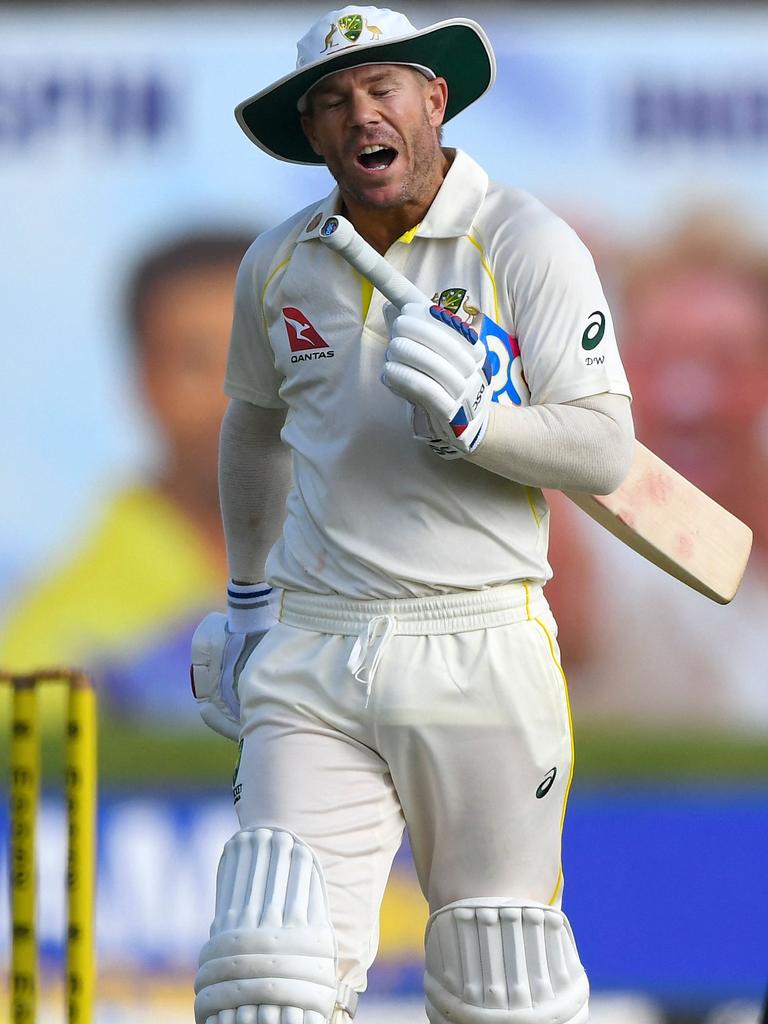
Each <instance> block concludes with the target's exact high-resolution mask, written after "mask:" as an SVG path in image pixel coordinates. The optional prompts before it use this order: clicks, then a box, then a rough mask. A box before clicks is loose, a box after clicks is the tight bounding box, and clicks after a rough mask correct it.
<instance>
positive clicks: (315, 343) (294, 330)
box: [283, 306, 334, 363]
mask: <svg viewBox="0 0 768 1024" xmlns="http://www.w3.org/2000/svg"><path fill="white" fill-rule="evenodd" d="M283 321H284V323H285V330H286V333H287V334H288V344H289V345H290V346H291V352H293V353H294V354H293V355H292V356H291V362H292V363H303V362H305V360H307V359H330V358H331V357H332V356H333V354H334V352H333V349H332V348H330V347H329V345H328V342H327V341H326V340H325V339H324V338H322V337H321V336H320V334H319V333H318V332H317V330H316V328H315V327H313V326H312V324H311V323H310V322H309V320H308V319H307V317H306V316H305V315H304V314H303V313H302V312H301V310H300V309H296V307H295V306H285V307H284V308H283Z"/></svg>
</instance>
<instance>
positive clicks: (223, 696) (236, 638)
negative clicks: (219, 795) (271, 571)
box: [190, 581, 280, 741]
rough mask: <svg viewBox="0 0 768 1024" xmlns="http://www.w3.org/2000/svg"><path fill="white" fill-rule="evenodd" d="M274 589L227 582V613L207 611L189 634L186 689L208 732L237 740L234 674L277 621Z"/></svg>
mask: <svg viewBox="0 0 768 1024" xmlns="http://www.w3.org/2000/svg"><path fill="white" fill-rule="evenodd" d="M279 601H280V598H279V591H277V590H274V589H273V588H272V587H270V586H267V584H266V583H251V584H239V583H233V582H232V581H230V582H229V585H228V586H227V608H228V614H227V615H223V614H222V613H221V612H211V613H210V615H206V617H205V618H204V619H203V621H202V622H201V623H200V625H199V626H198V627H197V629H196V630H195V633H194V636H193V637H192V667H191V671H190V678H191V681H192V693H193V694H194V697H195V700H196V701H197V703H198V707H199V710H200V716H201V718H202V719H203V721H204V722H205V724H206V725H208V726H210V728H211V729H213V730H214V732H218V733H220V734H221V735H222V736H226V737H227V739H230V740H235V741H237V740H238V739H239V738H240V694H239V692H238V685H239V682H240V673H241V672H242V671H243V668H244V666H245V663H246V662H247V661H248V659H249V658H250V656H251V654H253V652H254V650H255V649H256V647H257V646H258V645H259V643H261V641H262V640H263V639H264V637H265V635H266V634H267V632H268V631H269V630H270V629H271V628H272V626H274V625H275V623H276V622H277V609H278V606H279Z"/></svg>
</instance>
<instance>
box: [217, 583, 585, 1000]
mask: <svg viewBox="0 0 768 1024" xmlns="http://www.w3.org/2000/svg"><path fill="white" fill-rule="evenodd" d="M555 634H556V627H555V623H554V619H553V618H552V614H551V612H550V610H549V606H548V605H547V602H546V600H545V599H544V596H543V594H542V592H541V589H540V588H539V587H534V586H533V585H530V584H526V583H523V584H512V585H509V586H504V587H497V588H493V589H490V590H485V591H471V592H461V593H451V594H448V595H440V596H436V597H427V598H413V599H407V600H396V601H352V600H346V599H341V598H334V597H327V596H317V595H308V594H299V593H296V592H291V593H287V594H286V595H285V597H284V600H283V606H282V609H281V614H280V622H279V623H278V624H277V626H275V627H274V628H273V629H271V630H270V632H269V633H268V634H267V636H266V637H265V639H264V640H263V641H262V643H261V644H260V645H259V646H258V647H257V648H256V650H255V651H254V653H253V655H252V656H251V658H250V659H249V661H248V663H247V665H246V668H245V671H244V672H243V675H242V676H241V680H240V696H241V708H242V712H241V715H242V722H243V729H242V740H243V745H242V753H241V758H240V764H239V768H238V771H237V773H236V777H235V801H236V810H237V812H238V816H239V819H240V825H241V827H242V828H248V827H256V826H265V825H266V826H273V827H277V828H282V829H287V830H289V831H290V832H293V833H295V834H296V835H297V836H298V837H299V838H300V839H302V840H303V841H304V842H305V843H307V844H308V845H309V846H311V847H312V849H313V850H314V851H315V853H316V854H317V856H318V858H319V861H320V864H321V866H322V869H323V872H324V875H325V881H326V885H327V892H328V900H329V905H330V913H331V919H332V924H333V926H334V929H335V932H336V937H337V943H338V951H339V980H340V982H343V983H345V984H347V985H349V986H350V987H352V988H353V989H356V990H357V991H362V990H363V989H364V988H365V979H366V972H367V970H368V967H369V966H370V964H371V962H372V961H373V958H374V956H375V954H376V948H377V945H378V920H379V907H380V904H381V900H382V897H383V894H384V888H385V885H386V882H387V876H388V874H389V871H390V868H391V865H392V860H393V858H394V855H395V853H396V852H397V849H398V847H399V845H400V842H401V839H402V834H403V827H404V825H407V828H408V834H409V838H410V843H411V848H412V851H413V857H414V862H415V865H416V871H417V874H418V879H419V883H420V885H421V888H422V891H423V892H424V895H425V896H426V898H427V901H428V903H429V908H430V911H431V912H434V911H436V910H438V909H439V908H440V907H443V906H445V905H446V904H447V903H451V902H453V901H454V900H462V899H469V898H473V897H481V896H497V897H514V898H518V899H521V900H528V899H530V900H534V901H536V902H539V903H548V904H551V905H552V906H555V907H559V906H560V898H561V892H562V870H561V863H560V846H561V831H562V823H563V817H564V815H565V804H566V800H567V796H568V787H569V784H570V779H571V771H572V764H573V745H572V734H571V723H570V713H569V708H568V696H567V691H566V684H565V677H564V675H563V672H562V669H561V667H560V659H559V651H558V648H557V643H556V640H555Z"/></svg>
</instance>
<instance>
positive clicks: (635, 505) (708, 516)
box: [317, 217, 752, 604]
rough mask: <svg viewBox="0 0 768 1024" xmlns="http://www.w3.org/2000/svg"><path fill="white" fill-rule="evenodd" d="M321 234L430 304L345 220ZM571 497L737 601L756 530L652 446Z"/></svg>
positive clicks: (648, 554) (516, 355)
mask: <svg viewBox="0 0 768 1024" xmlns="http://www.w3.org/2000/svg"><path fill="white" fill-rule="evenodd" d="M317 234H318V237H320V238H321V239H322V241H323V242H324V243H325V244H326V245H327V246H328V247H329V248H331V249H334V250H335V251H336V252H338V253H339V255H341V256H343V257H344V259H345V260H347V262H348V263H350V264H351V266H353V267H355V269H356V270H358V271H359V272H360V273H361V274H363V276H365V277H367V278H368V280H369V281H370V282H371V284H373V286H374V287H375V288H377V289H378V290H379V291H380V292H381V293H382V295H384V296H385V297H386V298H387V299H389V301H390V302H392V303H394V305H396V306H398V307H400V306H402V305H404V304H405V303H406V302H427V301H429V300H428V299H427V298H426V297H425V296H424V295H423V294H422V293H421V292H420V291H419V289H418V288H416V286H415V285H414V284H412V282H410V281H409V280H408V279H407V278H406V277H404V276H403V275H402V274H401V273H399V271H397V270H395V268H394V267H393V266H392V265H391V264H390V263H388V262H387V260H386V259H385V258H384V257H383V256H382V255H380V253H378V252H376V250H375V249H373V248H372V247H371V246H370V245H368V243H367V242H366V241H365V240H364V239H363V238H361V237H360V235H358V234H357V232H356V231H355V229H354V227H353V226H352V224H350V223H349V221H347V220H345V219H344V218H343V217H330V218H328V219H327V220H326V221H325V223H324V224H323V225H322V226H321V227H320V228H319V231H318V233H317ZM480 335H481V337H482V338H483V341H484V343H485V345H486V348H487V349H488V351H489V353H490V354H493V353H494V351H495V352H496V353H497V354H498V355H499V357H500V360H501V374H499V370H498V368H497V370H496V372H494V381H493V387H494V400H495V401H499V402H501V403H502V404H514V405H521V404H522V405H527V404H528V397H529V396H528V389H527V387H526V385H525V380H524V378H523V376H522V369H521V360H520V350H519V347H518V346H517V342H516V341H515V339H514V338H513V337H512V336H511V335H509V334H507V333H506V332H505V331H504V329H503V328H500V327H499V325H498V324H496V323H495V322H494V321H493V320H491V319H490V318H489V317H487V316H485V315H483V319H482V323H481V330H480ZM505 350H506V357H505ZM505 358H506V364H505V363H504V359H505ZM505 367H506V369H505ZM505 379H506V380H508V382H509V385H508V388H507V385H506V384H505V383H504V381H505ZM499 380H500V381H501V384H500V385H499V384H498V383H497V381H499ZM565 493H566V495H567V496H568V497H569V498H570V499H571V501H573V502H574V503H575V504H576V505H578V506H579V508H581V509H582V510H583V511H584V512H586V513H587V515H589V516H591V517H592V518H593V519H594V520H595V521H596V522H598V523H599V524H600V525H601V526H603V527H605V529H606V530H608V531H609V533H612V534H613V535H614V537H617V538H618V539H619V540H620V541H622V542H623V543H624V544H626V545H627V546H628V547H630V548H631V549H632V550H633V551H636V552H637V553H638V554H639V555H642V556H643V558H646V559H647V560H648V561H649V562H652V563H653V564H654V565H656V566H658V568H659V569H663V570H664V572H667V573H669V575H670V576H674V577H675V579H678V580H681V581H682V582H683V583H685V584H687V585H688V586H689V587H692V588H693V589H694V590H697V591H698V592H699V593H700V594H704V595H705V596H706V597H708V598H710V599H711V600H713V601H717V602H718V603H719V604H727V603H728V602H729V601H730V600H731V599H732V598H733V596H734V594H735V593H736V591H737V589H738V587H739V584H740V582H741V579H742V577H743V575H744V570H745V568H746V565H747V559H748V558H749V553H750V550H751V547H752V531H751V530H750V528H749V527H748V526H746V525H745V524H744V523H742V522H741V521H740V520H739V519H737V518H736V516H734V515H732V513H730V512H728V511H727V510H726V509H724V508H723V507H722V506H721V505H718V504H717V502H716V501H714V500H713V499H712V498H710V497H709V496H708V495H707V494H704V492H703V491H700V490H699V489H698V488H697V487H696V486H694V484H692V483H691V482H690V480H686V478H685V477H684V476H682V475H681V474H680V473H678V472H676V471H675V470H674V469H672V468H671V466H668V465H667V464H666V463H665V462H663V461H662V460H661V459H660V458H659V457H658V456H657V455H654V454H653V452H651V451H649V450H648V449H647V448H646V447H644V445H642V444H640V443H639V442H636V443H635V456H634V460H633V463H632V467H631V468H630V471H629V474H628V475H627V477H626V479H625V480H624V483H623V484H622V485H621V486H620V487H618V488H617V489H616V490H615V491H613V492H612V493H611V494H607V495H589V494H582V493H579V492H575V491H566V492H565Z"/></svg>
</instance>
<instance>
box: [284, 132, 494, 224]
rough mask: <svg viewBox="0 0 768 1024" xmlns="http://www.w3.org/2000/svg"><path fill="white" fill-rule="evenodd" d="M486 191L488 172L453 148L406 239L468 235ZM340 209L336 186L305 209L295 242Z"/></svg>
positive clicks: (459, 150)
mask: <svg viewBox="0 0 768 1024" xmlns="http://www.w3.org/2000/svg"><path fill="white" fill-rule="evenodd" d="M487 191H488V175H487V174H486V173H485V171H484V170H483V169H482V167H481V166H480V165H479V164H477V163H475V161H474V160H473V159H472V157H471V156H469V154H467V153H465V152H464V150H462V149H457V150H455V155H454V158H453V163H452V164H451V166H450V167H449V168H448V173H447V174H446V176H445V178H444V180H443V183H442V185H441V186H440V188H439V190H438V192H437V195H436V196H435V198H434V199H433V200H432V205H431V206H430V208H429V209H428V210H427V212H426V214H425V216H424V219H423V220H422V222H421V223H420V224H418V225H417V226H416V227H415V228H412V229H411V231H407V232H406V235H407V236H409V237H408V238H407V241H409V242H410V241H411V240H412V238H414V237H418V238H460V237H461V236H462V235H466V234H468V233H469V230H470V228H471V227H472V222H473V221H474V219H475V217H476V215H477V212H478V210H479V209H480V207H481V206H482V204H483V200H484V199H485V194H486V192H487ZM340 212H341V197H340V195H339V189H338V187H337V188H334V190H333V191H332V192H331V193H330V194H329V195H327V196H326V197H325V198H324V199H321V200H320V202H319V203H318V204H317V205H316V206H314V207H312V209H311V210H309V211H308V212H307V225H306V227H305V229H304V231H302V233H301V234H300V235H299V238H298V241H299V242H306V241H307V240H308V239H310V238H314V237H316V236H315V230H316V228H317V226H318V225H319V224H320V223H321V221H322V220H324V219H325V218H326V217H332V216H333V215H334V214H337V213H340ZM403 240H406V239H405V236H404V237H403Z"/></svg>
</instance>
